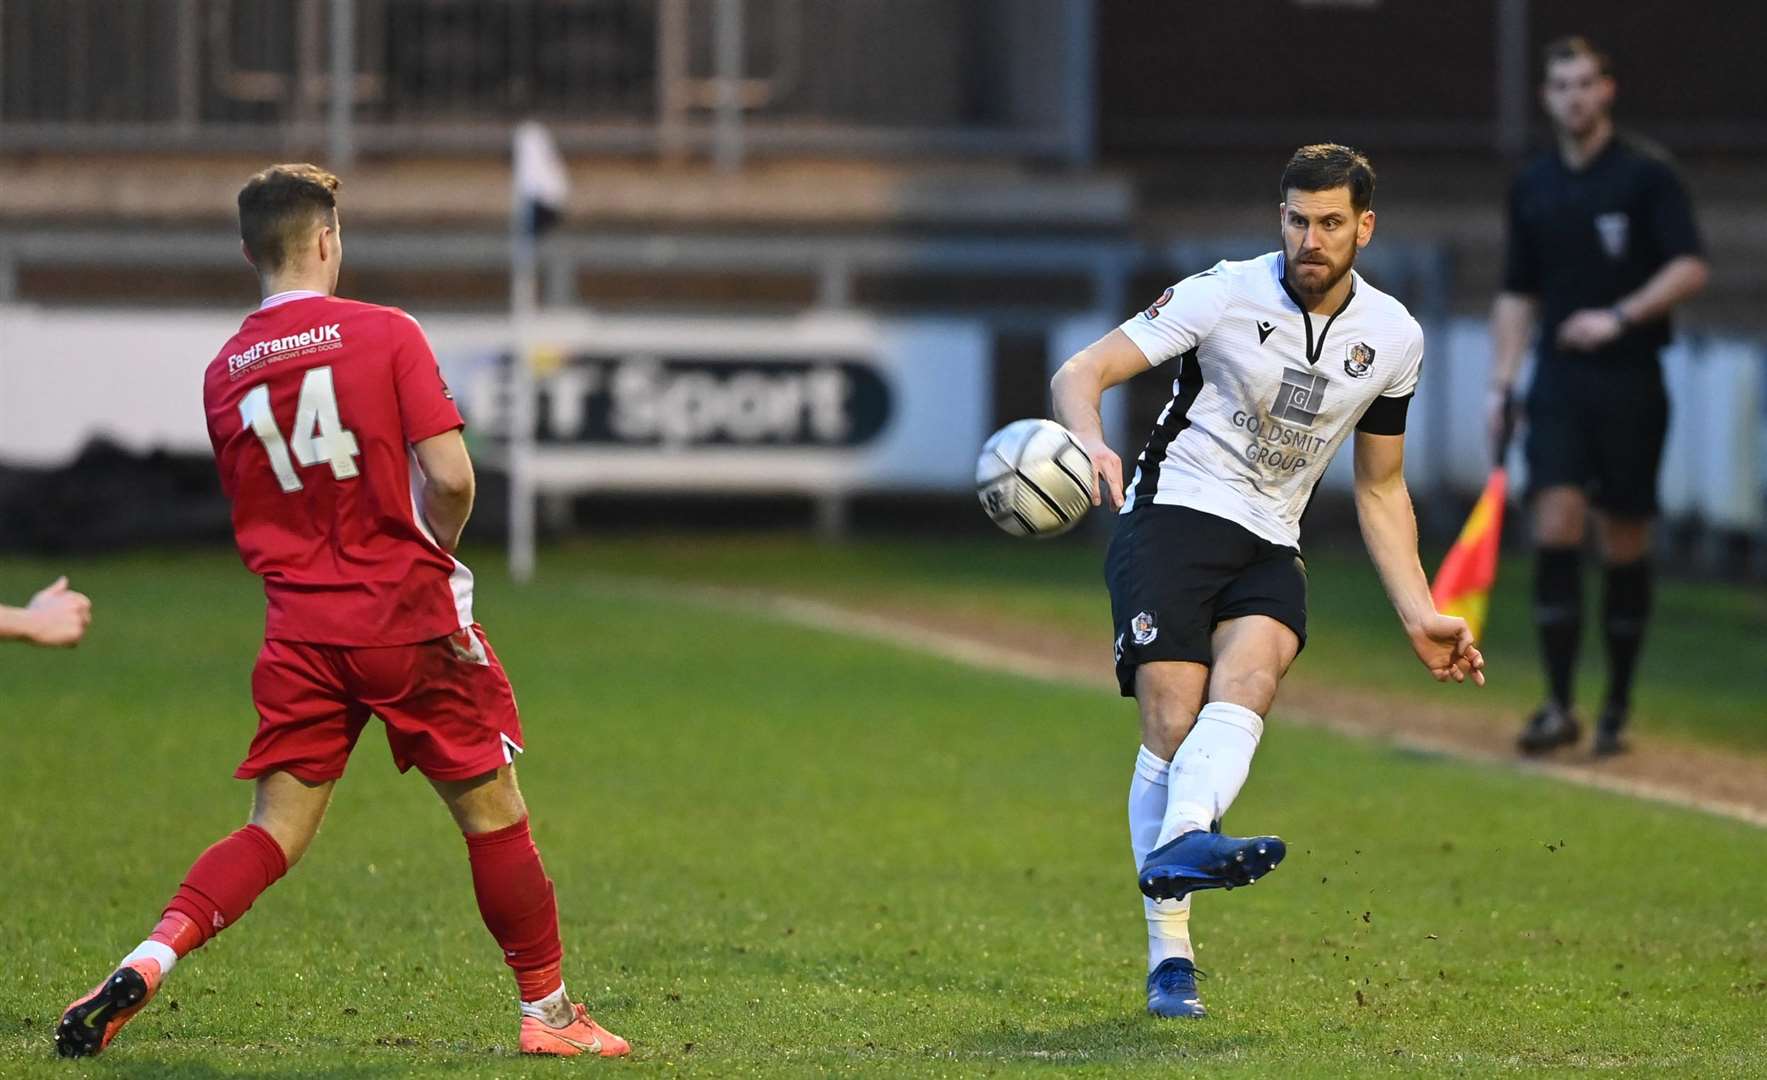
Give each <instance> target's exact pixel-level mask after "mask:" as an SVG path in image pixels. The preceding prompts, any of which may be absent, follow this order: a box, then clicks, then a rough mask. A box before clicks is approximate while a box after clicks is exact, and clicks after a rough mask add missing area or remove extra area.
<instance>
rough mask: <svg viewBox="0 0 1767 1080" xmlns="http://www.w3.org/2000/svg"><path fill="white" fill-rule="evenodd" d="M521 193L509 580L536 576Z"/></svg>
mask: <svg viewBox="0 0 1767 1080" xmlns="http://www.w3.org/2000/svg"><path fill="white" fill-rule="evenodd" d="M526 217H527V213H526V206H525V205H524V200H523V199H522V198H521V196H520V194H519V193H518V194H517V196H516V205H515V208H514V212H513V213H512V214H511V215H510V226H511V227H510V230H509V331H510V332H509V336H510V350H509V381H508V386H509V411H508V414H507V415H508V417H509V576H510V577H511V578H513V579H514V580H516V581H517V582H527V581H529V580H531V579H532V578H533V576H534V478H533V456H534V369H533V364H532V360H531V357H532V355H533V348H534V342H533V337H534V334H533V323H534V312H535V311H536V309H537V308H538V307H539V294H540V274H539V268H538V267H537V266H536V264H535V255H534V234H533V231H532V230H531V229H529V228H528V226H527V223H526V222H525V221H524V220H523V219H524V218H526Z"/></svg>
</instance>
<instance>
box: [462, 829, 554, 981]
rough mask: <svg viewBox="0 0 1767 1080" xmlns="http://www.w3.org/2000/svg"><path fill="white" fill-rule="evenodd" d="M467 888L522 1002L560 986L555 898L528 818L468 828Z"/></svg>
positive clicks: (550, 880)
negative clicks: (488, 829) (475, 829)
mask: <svg viewBox="0 0 1767 1080" xmlns="http://www.w3.org/2000/svg"><path fill="white" fill-rule="evenodd" d="M466 854H467V857H468V858H469V859H470V860H471V861H472V891H473V895H475V896H477V897H478V900H479V915H480V916H481V917H483V918H484V920H485V929H487V930H489V931H491V936H492V937H494V938H496V939H497V944H499V945H501V946H502V947H503V962H504V963H506V964H508V965H509V966H510V967H511V968H512V969H514V971H515V982H516V986H517V987H518V988H519V989H520V991H521V999H522V1000H523V1001H539V1000H540V999H541V998H543V997H545V996H546V995H548V994H550V993H552V992H553V991H554V990H557V989H558V988H559V987H560V986H563V985H564V980H563V979H562V978H561V977H560V975H559V965H560V964H561V963H563V961H564V946H563V945H562V944H561V943H560V942H559V940H558V903H557V901H555V900H554V899H553V896H552V879H550V878H548V877H547V876H546V868H545V867H544V866H542V865H541V864H540V852H539V851H538V850H537V849H536V848H535V847H534V838H533V837H532V836H531V835H529V833H528V819H527V818H522V819H521V820H520V821H518V822H516V823H515V824H514V825H510V826H508V827H507V828H502V829H498V830H496V831H494V832H487V833H468V834H467V837H466Z"/></svg>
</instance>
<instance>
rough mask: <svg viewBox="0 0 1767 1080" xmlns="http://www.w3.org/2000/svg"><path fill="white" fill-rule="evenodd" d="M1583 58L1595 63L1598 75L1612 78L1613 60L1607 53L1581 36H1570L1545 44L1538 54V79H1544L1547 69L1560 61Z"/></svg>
mask: <svg viewBox="0 0 1767 1080" xmlns="http://www.w3.org/2000/svg"><path fill="white" fill-rule="evenodd" d="M1584 56H1586V57H1588V58H1589V59H1591V60H1593V61H1595V70H1596V72H1597V73H1598V74H1600V75H1604V76H1607V77H1609V78H1612V77H1613V74H1614V62H1613V60H1612V59H1610V58H1609V57H1608V54H1607V53H1604V52H1602V51H1601V50H1600V49H1598V48H1596V47H1595V42H1593V41H1590V40H1589V39H1588V38H1586V37H1584V36H1583V35H1581V34H1572V35H1570V36H1569V37H1561V38H1555V39H1553V40H1552V41H1550V42H1547V44H1546V48H1545V49H1544V50H1542V51H1541V53H1540V77H1541V78H1545V77H1546V71H1547V69H1548V68H1550V67H1552V65H1554V64H1556V63H1558V62H1559V61H1560V60H1575V59H1577V58H1578V57H1584Z"/></svg>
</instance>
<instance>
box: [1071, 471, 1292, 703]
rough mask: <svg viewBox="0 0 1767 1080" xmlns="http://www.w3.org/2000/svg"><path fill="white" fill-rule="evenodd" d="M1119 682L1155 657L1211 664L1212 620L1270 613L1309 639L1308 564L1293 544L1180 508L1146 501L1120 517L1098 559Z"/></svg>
mask: <svg viewBox="0 0 1767 1080" xmlns="http://www.w3.org/2000/svg"><path fill="white" fill-rule="evenodd" d="M1104 580H1105V584H1106V585H1107V586H1108V587H1109V588H1110V594H1111V624H1112V625H1113V626H1114V627H1115V628H1116V657H1117V686H1118V688H1119V689H1121V690H1122V692H1123V696H1124V697H1134V696H1135V669H1136V668H1137V667H1139V666H1140V665H1142V664H1145V663H1149V662H1151V661H1155V660H1189V661H1191V662H1193V663H1197V664H1210V663H1213V662H1214V649H1213V648H1212V646H1211V644H1210V637H1211V635H1212V634H1213V633H1214V630H1215V626H1216V625H1217V624H1219V623H1223V622H1226V621H1227V620H1228V619H1237V618H1240V617H1241V616H1244V615H1268V616H1270V617H1271V618H1272V619H1275V620H1276V621H1277V622H1280V623H1282V624H1283V625H1284V626H1286V627H1288V628H1289V629H1290V630H1293V631H1294V632H1295V636H1296V637H1298V638H1300V639H1301V646H1302V648H1305V647H1306V644H1307V566H1306V563H1304V562H1303V561H1302V560H1301V553H1300V552H1298V551H1296V550H1295V549H1294V548H1292V547H1284V546H1283V545H1281V544H1273V543H1271V542H1270V541H1268V540H1265V539H1264V538H1262V537H1260V536H1256V535H1254V534H1252V533H1251V532H1250V531H1248V530H1247V529H1246V528H1244V527H1243V526H1241V525H1237V524H1235V523H1233V522H1231V521H1228V520H1227V519H1226V518H1219V517H1216V516H1215V515H1213V514H1205V513H1203V512H1202V511H1200V510H1192V509H1190V508H1189V507H1187V506H1163V505H1161V504H1159V503H1150V504H1148V505H1145V506H1142V507H1141V508H1140V509H1137V510H1132V511H1130V512H1129V513H1127V514H1123V515H1121V516H1120V517H1119V518H1118V519H1117V531H1116V535H1115V536H1113V537H1112V538H1111V543H1110V550H1109V551H1108V552H1107V553H1106V554H1105V558H1104Z"/></svg>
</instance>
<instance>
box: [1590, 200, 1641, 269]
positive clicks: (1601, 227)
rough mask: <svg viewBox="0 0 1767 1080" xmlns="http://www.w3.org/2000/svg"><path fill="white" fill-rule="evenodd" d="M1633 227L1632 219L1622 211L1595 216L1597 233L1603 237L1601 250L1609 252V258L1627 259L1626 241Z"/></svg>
mask: <svg viewBox="0 0 1767 1080" xmlns="http://www.w3.org/2000/svg"><path fill="white" fill-rule="evenodd" d="M1631 226H1632V219H1631V218H1629V217H1627V216H1626V214H1625V213H1623V212H1621V211H1617V210H1616V211H1614V212H1613V213H1611V214H1597V215H1595V231H1596V233H1597V234H1599V235H1600V236H1601V250H1603V251H1605V252H1607V257H1608V258H1610V259H1623V258H1625V257H1626V239H1627V235H1628V234H1629V233H1630V232H1631Z"/></svg>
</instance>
